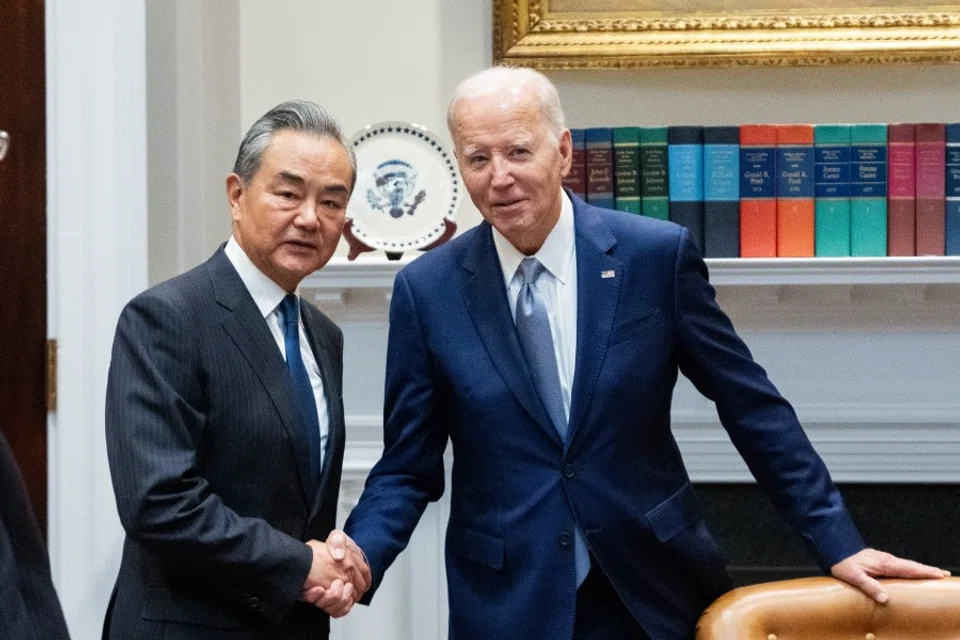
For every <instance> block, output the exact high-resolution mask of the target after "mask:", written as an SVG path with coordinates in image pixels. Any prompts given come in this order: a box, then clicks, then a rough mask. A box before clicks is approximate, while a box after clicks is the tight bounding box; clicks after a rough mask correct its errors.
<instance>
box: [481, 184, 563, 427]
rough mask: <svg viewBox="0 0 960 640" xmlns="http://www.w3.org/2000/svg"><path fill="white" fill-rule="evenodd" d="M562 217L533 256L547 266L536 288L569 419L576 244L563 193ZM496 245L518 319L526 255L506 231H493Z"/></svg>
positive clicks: (513, 313)
mask: <svg viewBox="0 0 960 640" xmlns="http://www.w3.org/2000/svg"><path fill="white" fill-rule="evenodd" d="M560 195H561V198H562V200H561V206H560V219H559V220H557V224H556V225H555V226H554V227H553V229H552V230H551V231H550V235H548V236H547V239H546V240H544V242H543V246H542V247H540V250H539V251H537V252H536V253H535V254H534V255H533V256H532V257H534V258H536V259H537V260H539V261H540V264H542V265H543V266H544V268H545V271H544V272H543V274H541V276H540V278H538V279H537V290H538V291H539V292H540V295H541V296H543V300H544V304H545V305H546V307H547V317H548V318H549V319H550V334H551V336H552V338H553V352H554V354H555V355H556V358H557V369H558V370H559V371H558V373H559V374H560V391H561V393H562V394H563V410H564V412H565V413H566V416H567V420H569V419H570V394H571V391H572V389H573V375H574V368H575V365H576V359H577V243H576V235H575V233H574V228H573V203H572V202H571V201H570V198H569V197H568V196H567V194H566V193H564V192H561V194H560ZM493 244H494V245H495V246H496V248H497V257H499V258H500V267H501V268H502V269H503V280H504V283H505V284H506V287H507V299H508V300H509V301H510V315H511V316H512V317H513V321H514V322H516V321H517V296H518V295H519V294H520V287H521V285H522V284H523V279H522V278H521V277H520V275H519V274H518V273H517V271H518V269H519V268H520V263H521V262H522V261H523V259H524V258H526V257H527V256H526V255H524V254H523V253H522V252H521V251H519V250H518V249H517V248H516V247H514V246H513V245H512V244H510V241H509V240H507V239H506V238H505V237H504V236H503V234H501V233H500V232H499V231H497V230H496V229H494V230H493Z"/></svg>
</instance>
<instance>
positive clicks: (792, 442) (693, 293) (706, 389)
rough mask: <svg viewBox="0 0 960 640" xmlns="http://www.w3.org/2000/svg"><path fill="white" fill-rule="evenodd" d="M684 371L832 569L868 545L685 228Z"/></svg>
mask: <svg viewBox="0 0 960 640" xmlns="http://www.w3.org/2000/svg"><path fill="white" fill-rule="evenodd" d="M674 299H675V303H676V309H675V310H674V312H675V314H676V318H677V326H678V360H679V365H680V370H681V371H682V372H683V374H684V375H685V376H686V377H687V378H689V379H690V381H691V382H693V384H694V386H696V388H697V389H698V390H699V391H700V393H702V394H703V395H705V396H706V397H708V398H710V399H711V400H713V401H714V402H715V403H716V406H717V413H718V414H719V417H720V421H721V423H722V424H723V426H724V428H725V429H726V430H727V432H728V434H729V436H730V439H731V440H732V442H733V444H734V446H735V447H736V448H737V451H739V452H740V455H741V456H742V457H743V459H744V461H745V462H746V463H747V466H748V467H749V469H750V471H751V473H752V474H753V476H754V477H755V478H756V479H757V481H758V482H759V484H760V486H761V487H762V488H763V489H764V491H765V492H766V493H767V494H768V495H769V497H770V498H771V500H772V501H773V503H774V505H775V506H776V507H777V509H778V510H779V511H780V512H781V513H782V514H783V515H784V516H785V517H786V518H787V520H788V521H789V522H790V523H791V525H792V526H793V527H794V528H795V529H796V530H797V531H798V532H799V533H800V535H801V536H802V537H803V539H804V541H805V542H806V544H807V546H808V548H810V550H811V551H812V552H813V554H814V555H815V557H816V558H817V560H818V562H819V563H820V565H821V567H822V568H823V569H824V570H825V571H829V568H830V567H831V566H833V565H834V564H836V563H837V562H839V561H841V560H843V559H844V558H846V557H848V556H850V555H853V554H854V553H856V552H858V551H860V550H861V549H863V548H864V547H865V545H864V542H863V539H862V538H861V536H860V533H859V532H858V531H857V528H856V526H855V525H854V524H853V521H852V520H851V518H850V515H849V513H848V512H847V510H846V507H845V506H844V503H843V499H842V498H841V496H840V492H839V491H838V489H837V487H836V486H835V485H834V483H833V481H832V480H831V478H830V474H829V472H828V471H827V468H826V465H824V463H823V460H822V459H821V458H820V456H819V455H818V454H817V452H816V451H815V450H814V448H813V446H812V445H811V443H810V441H809V439H808V438H807V436H806V434H805V433H804V431H803V428H802V427H801V426H800V422H799V420H798V419H797V415H796V413H795V412H794V410H793V408H792V407H791V406H790V404H789V403H788V402H787V401H786V400H785V399H784V398H783V396H781V395H780V393H779V392H778V391H777V389H776V387H774V385H773V383H772V382H771V381H770V379H769V378H768V377H767V374H766V372H765V371H764V370H763V368H762V367H761V366H760V365H759V364H757V363H756V362H755V361H754V360H753V357H752V356H751V355H750V351H749V350H748V349H747V346H746V345H745V344H744V343H743V341H742V340H741V339H740V337H739V336H738V335H737V334H736V332H735V331H734V328H733V324H732V323H731V322H730V319H729V318H728V317H727V316H726V314H724V313H723V311H721V309H720V307H719V306H718V305H717V302H716V296H715V291H714V289H713V287H712V286H711V285H710V283H709V282H708V280H707V267H706V265H705V263H704V261H703V260H702V258H701V257H700V255H699V253H698V251H697V250H696V248H695V247H694V245H693V242H692V241H691V240H690V238H689V236H688V235H687V231H686V229H684V230H683V231H682V233H681V235H680V242H679V247H678V252H677V259H676V267H675V298H674Z"/></svg>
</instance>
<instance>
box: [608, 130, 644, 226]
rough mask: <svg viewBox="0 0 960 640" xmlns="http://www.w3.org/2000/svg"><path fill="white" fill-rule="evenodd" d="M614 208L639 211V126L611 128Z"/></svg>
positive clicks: (631, 211)
mask: <svg viewBox="0 0 960 640" xmlns="http://www.w3.org/2000/svg"><path fill="white" fill-rule="evenodd" d="M613 197H614V201H613V202H614V209H619V210H620V211H627V212H629V213H640V128H639V127H614V129H613Z"/></svg>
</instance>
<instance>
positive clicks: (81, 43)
mask: <svg viewBox="0 0 960 640" xmlns="http://www.w3.org/2000/svg"><path fill="white" fill-rule="evenodd" d="M45 11H46V44H45V46H46V61H47V62H46V65H47V76H46V86H47V158H48V160H47V190H48V203H47V204H48V206H47V216H48V225H47V226H48V236H47V247H48V249H47V252H48V264H49V270H48V302H47V304H48V309H49V314H48V316H49V325H48V334H49V337H51V338H56V339H57V340H58V343H59V371H58V381H57V382H58V387H59V388H58V395H59V408H58V411H57V413H55V414H50V416H49V418H48V430H49V447H48V451H49V464H50V468H49V474H50V475H49V478H50V484H49V486H50V499H49V508H50V513H49V522H50V530H49V547H50V551H51V568H52V572H53V576H54V582H55V584H56V586H57V590H58V592H59V594H60V599H61V603H62V605H63V609H64V614H65V615H66V619H67V624H68V625H69V628H70V633H71V635H72V636H73V637H75V638H94V637H99V636H100V631H101V628H102V625H103V615H104V611H105V610H106V605H107V601H108V599H109V597H110V592H111V589H112V587H113V583H114V581H115V579H116V572H117V568H118V565H119V560H120V548H121V544H122V541H123V531H122V529H121V528H120V525H119V520H118V518H117V514H116V505H115V502H114V498H113V489H112V485H111V482H110V476H109V470H108V465H107V459H106V446H105V444H104V433H103V418H104V407H103V398H104V393H105V389H106V377H107V369H108V367H109V360H110V345H111V343H112V340H113V330H114V327H115V326H116V319H117V315H118V314H119V311H120V309H121V308H122V306H123V305H124V304H125V303H126V302H127V301H128V300H129V299H130V298H131V297H132V296H133V294H135V293H136V292H137V291H140V290H142V289H143V288H144V286H145V285H146V282H147V210H146V202H147V197H146V191H147V190H146V164H147V149H146V98H145V95H146V90H145V87H146V71H145V63H144V61H145V18H144V16H145V11H144V2H143V0H48V2H46V3H45ZM104 33H108V34H111V36H110V37H106V38H105V37H103V35H102V34H104Z"/></svg>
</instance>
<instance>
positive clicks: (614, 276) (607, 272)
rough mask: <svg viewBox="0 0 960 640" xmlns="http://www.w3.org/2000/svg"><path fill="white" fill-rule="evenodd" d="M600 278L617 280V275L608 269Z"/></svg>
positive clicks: (601, 273) (602, 272)
mask: <svg viewBox="0 0 960 640" xmlns="http://www.w3.org/2000/svg"><path fill="white" fill-rule="evenodd" d="M600 277H601V278H603V279H607V278H616V277H617V274H616V273H615V272H614V271H613V269H607V270H605V271H601V272H600Z"/></svg>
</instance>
